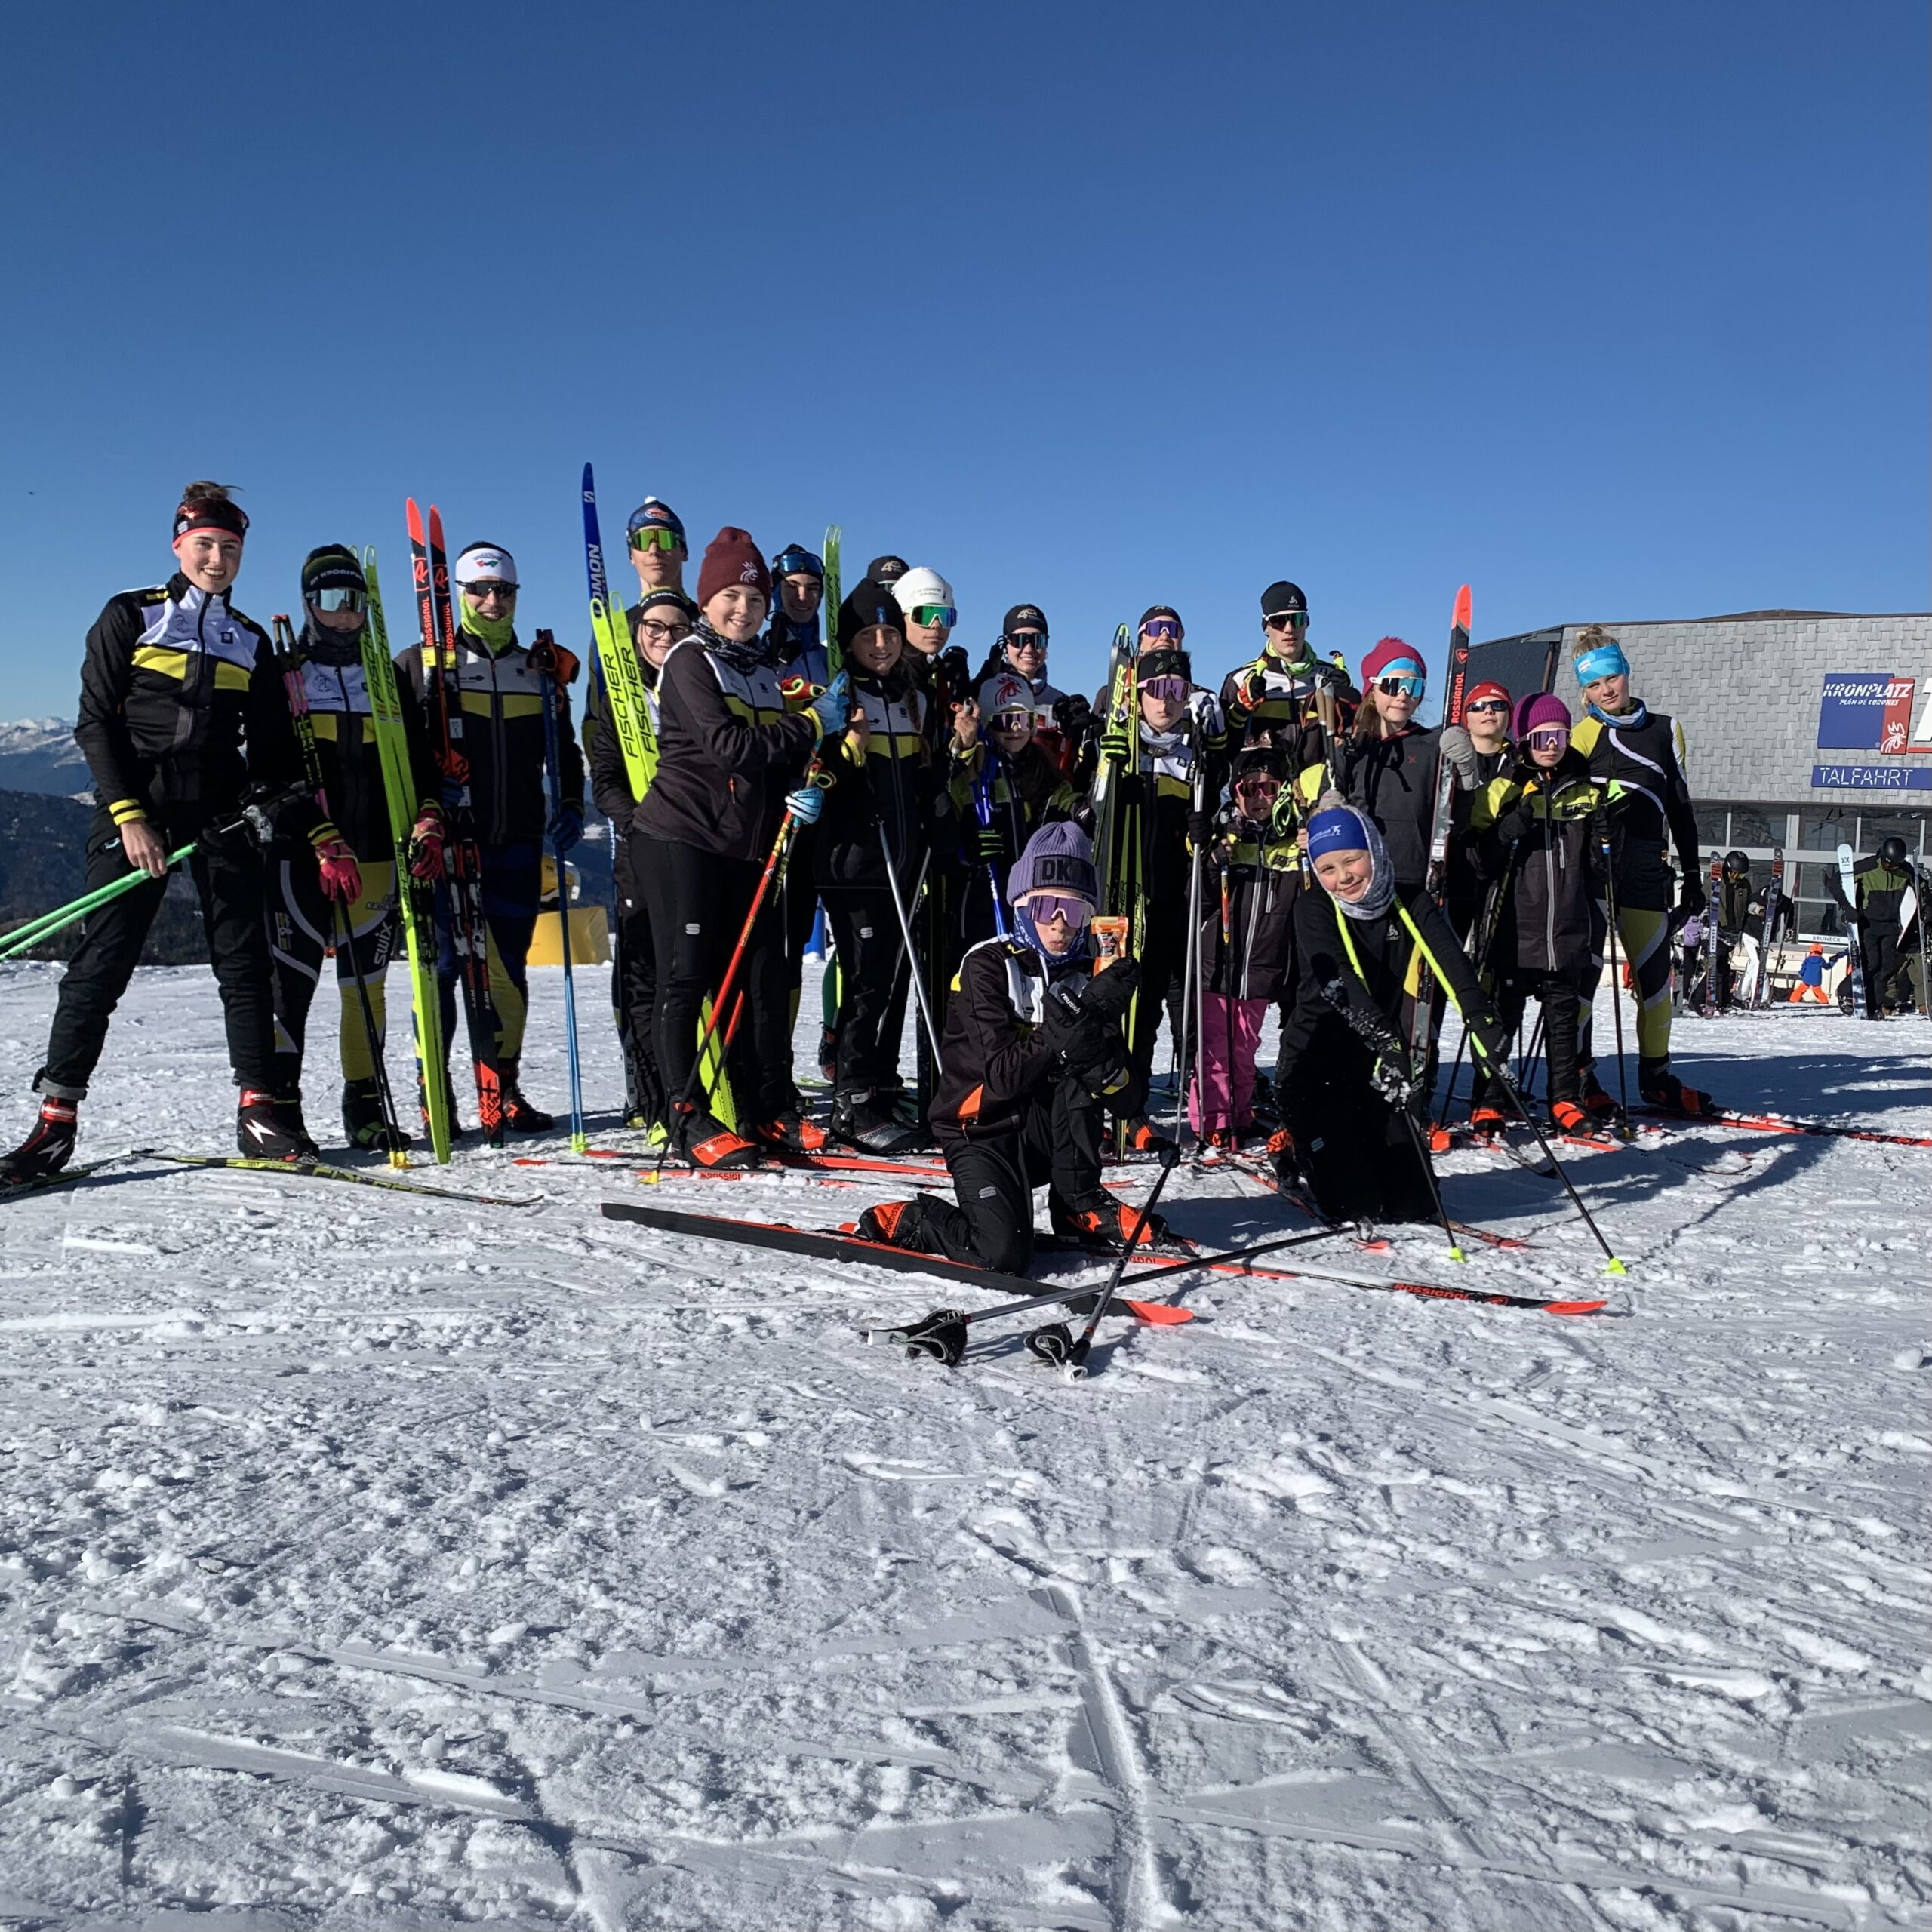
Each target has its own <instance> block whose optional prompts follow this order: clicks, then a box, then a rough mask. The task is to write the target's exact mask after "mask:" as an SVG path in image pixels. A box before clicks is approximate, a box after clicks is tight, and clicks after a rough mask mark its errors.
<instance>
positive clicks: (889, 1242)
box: [852, 1195, 929, 1254]
mask: <svg viewBox="0 0 1932 1932" xmlns="http://www.w3.org/2000/svg"><path fill="white" fill-rule="evenodd" d="M925 1231H926V1211H925V1207H924V1204H922V1203H921V1201H920V1200H919V1199H918V1196H917V1195H915V1196H914V1197H913V1198H912V1199H911V1200H910V1201H881V1202H880V1203H879V1204H878V1206H877V1207H868V1208H867V1209H866V1211H865V1212H864V1213H863V1214H861V1215H860V1217H859V1218H858V1220H857V1221H856V1222H855V1223H854V1224H853V1228H852V1232H854V1234H856V1235H857V1236H858V1237H859V1238H860V1240H861V1241H877V1242H878V1244H879V1245H880V1246H881V1247H903V1248H904V1249H905V1250H906V1251H907V1252H908V1253H909V1254H926V1253H928V1252H929V1249H928V1244H927V1242H926V1240H925Z"/></svg>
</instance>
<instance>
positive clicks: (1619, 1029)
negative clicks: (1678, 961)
mask: <svg viewBox="0 0 1932 1932" xmlns="http://www.w3.org/2000/svg"><path fill="white" fill-rule="evenodd" d="M1598 842H1599V844H1601V847H1602V848H1603V894H1604V916H1605V918H1606V919H1607V921H1608V927H1607V931H1606V932H1605V934H1604V937H1605V939H1606V940H1607V942H1608V943H1609V946H1610V1017H1611V1024H1612V1026H1614V1028H1615V1029H1616V1034H1617V1122H1618V1129H1619V1131H1620V1132H1621V1133H1622V1134H1624V1135H1625V1136H1626V1137H1628V1136H1629V1134H1630V1133H1631V1131H1632V1129H1631V1126H1630V1090H1629V1087H1628V1086H1627V1085H1626V1084H1625V1076H1624V1072H1623V974H1622V973H1621V972H1620V971H1619V970H1618V967H1617V875H1616V872H1615V870H1614V866H1613V862H1612V854H1611V845H1610V823H1609V820H1607V818H1606V819H1605V820H1604V823H1603V829H1602V831H1601V834H1600V835H1599V839H1598ZM1595 1003H1596V1002H1595V995H1594V994H1592V997H1591V1004H1592V1005H1594V1004H1595ZM1599 1084H1601V1083H1599Z"/></svg>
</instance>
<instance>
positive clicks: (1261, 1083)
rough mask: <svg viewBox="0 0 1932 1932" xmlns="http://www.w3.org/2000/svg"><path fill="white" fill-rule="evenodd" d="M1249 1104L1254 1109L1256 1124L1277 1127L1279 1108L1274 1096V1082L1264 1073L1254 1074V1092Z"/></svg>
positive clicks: (1279, 1121) (1279, 1115)
mask: <svg viewBox="0 0 1932 1932" xmlns="http://www.w3.org/2000/svg"><path fill="white" fill-rule="evenodd" d="M1249 1104H1250V1105H1251V1106H1252V1107H1253V1108H1254V1118H1255V1121H1256V1122H1257V1124H1258V1125H1260V1126H1263V1127H1279V1126H1280V1125H1281V1106H1280V1104H1279V1103H1278V1101H1277V1100H1275V1083H1274V1081H1272V1080H1270V1079H1269V1078H1268V1076H1267V1075H1266V1074H1265V1073H1257V1075H1255V1076H1254V1096H1253V1098H1252V1099H1251V1101H1250V1103H1249Z"/></svg>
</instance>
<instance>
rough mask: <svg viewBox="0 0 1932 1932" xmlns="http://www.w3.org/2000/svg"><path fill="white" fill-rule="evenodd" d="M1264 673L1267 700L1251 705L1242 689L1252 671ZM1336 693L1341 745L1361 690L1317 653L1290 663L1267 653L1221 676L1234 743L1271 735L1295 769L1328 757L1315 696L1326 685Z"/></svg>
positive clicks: (1223, 706)
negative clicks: (1323, 756)
mask: <svg viewBox="0 0 1932 1932" xmlns="http://www.w3.org/2000/svg"><path fill="white" fill-rule="evenodd" d="M1255 671H1259V672H1260V673H1261V675H1262V679H1263V687H1264V688H1263V694H1262V698H1261V702H1260V703H1259V704H1257V705H1256V706H1254V707H1253V708H1252V709H1250V707H1249V706H1248V703H1247V700H1246V699H1245V698H1244V697H1243V696H1242V695H1241V687H1242V686H1243V685H1245V684H1246V683H1247V681H1248V676H1249V674H1250V673H1251V672H1255ZM1324 686H1325V687H1326V688H1327V689H1328V690H1329V691H1332V692H1333V693H1334V697H1335V703H1336V709H1337V717H1336V723H1335V730H1336V734H1337V742H1338V744H1339V743H1341V742H1343V741H1346V738H1347V736H1348V733H1349V728H1350V727H1351V726H1352V724H1353V723H1354V721H1355V708H1356V706H1358V705H1359V704H1360V703H1361V692H1359V691H1357V690H1356V689H1355V686H1354V685H1352V684H1350V683H1349V681H1348V679H1347V678H1346V677H1345V676H1343V674H1342V673H1341V672H1340V671H1338V670H1337V669H1335V667H1334V666H1333V665H1332V664H1326V663H1323V662H1322V660H1321V659H1320V658H1318V657H1315V656H1314V655H1313V654H1312V653H1311V654H1309V656H1308V657H1304V658H1303V660H1301V661H1300V663H1297V664H1284V663H1282V661H1281V659H1280V658H1278V657H1276V656H1275V654H1274V653H1273V652H1272V651H1265V650H1264V651H1263V652H1262V653H1261V654H1260V656H1259V657H1255V658H1252V659H1251V660H1249V661H1248V662H1247V663H1245V664H1237V665H1236V666H1235V668H1234V669H1232V671H1230V672H1229V673H1228V675H1226V677H1225V678H1223V679H1222V680H1221V711H1222V714H1223V716H1224V717H1225V718H1226V720H1227V727H1228V738H1229V743H1232V744H1237V745H1238V744H1240V743H1241V742H1243V740H1250V741H1251V740H1254V739H1257V738H1263V737H1265V738H1266V740H1267V741H1268V742H1269V743H1270V744H1272V745H1274V746H1275V747H1276V748H1277V749H1278V750H1280V751H1281V753H1282V754H1283V755H1284V757H1285V758H1286V759H1287V766H1288V769H1289V770H1290V771H1298V770H1300V768H1301V767H1303V765H1308V764H1320V763H1321V761H1322V755H1323V751H1324V741H1323V739H1322V735H1321V721H1320V720H1319V718H1318V717H1317V715H1316V713H1315V694H1316V693H1317V692H1318V691H1321V689H1322V688H1324Z"/></svg>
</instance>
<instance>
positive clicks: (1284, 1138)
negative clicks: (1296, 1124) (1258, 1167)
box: [1268, 1127, 1301, 1187]
mask: <svg viewBox="0 0 1932 1932" xmlns="http://www.w3.org/2000/svg"><path fill="white" fill-rule="evenodd" d="M1268 1161H1269V1165H1270V1166H1271V1167H1272V1168H1273V1169H1274V1170H1275V1179H1276V1180H1278V1181H1279V1182H1280V1183H1281V1185H1282V1186H1284V1187H1293V1186H1295V1184H1296V1183H1297V1182H1298V1181H1299V1180H1300V1179H1301V1169H1300V1165H1299V1164H1298V1163H1297V1161H1296V1159H1295V1141H1294V1135H1293V1134H1291V1133H1290V1132H1289V1131H1288V1130H1287V1128H1285V1127H1278V1128H1275V1131H1274V1132H1273V1133H1272V1134H1269V1137H1268Z"/></svg>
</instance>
